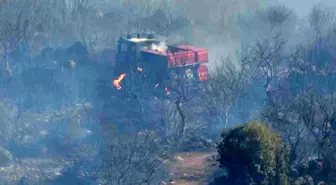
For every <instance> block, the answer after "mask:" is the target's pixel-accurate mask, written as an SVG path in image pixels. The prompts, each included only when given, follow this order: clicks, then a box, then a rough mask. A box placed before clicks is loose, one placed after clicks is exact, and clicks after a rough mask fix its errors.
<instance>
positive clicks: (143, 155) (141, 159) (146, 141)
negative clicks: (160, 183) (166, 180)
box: [101, 129, 161, 185]
mask: <svg viewBox="0 0 336 185" xmlns="http://www.w3.org/2000/svg"><path fill="white" fill-rule="evenodd" d="M107 130H108V131H109V132H108V133H106V135H105V140H106V143H107V146H106V153H105V161H104V166H103V169H102V172H101V174H102V177H103V179H104V181H105V183H104V184H111V185H112V184H113V185H114V184H118V185H124V184H125V185H142V184H147V185H149V184H153V183H155V180H156V179H155V178H156V176H157V175H158V174H157V172H158V171H159V170H160V168H161V160H160V158H159V152H160V150H159V149H158V148H157V143H156V141H155V140H156V139H155V135H153V133H152V132H148V131H143V132H140V133H136V134H135V135H133V136H131V135H129V134H123V133H117V132H113V129H107Z"/></svg>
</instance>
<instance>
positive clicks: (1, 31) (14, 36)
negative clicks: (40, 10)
mask: <svg viewBox="0 0 336 185" xmlns="http://www.w3.org/2000/svg"><path fill="white" fill-rule="evenodd" d="M25 3H27V2H25ZM0 8H1V14H2V21H1V28H0V44H1V48H0V52H1V56H2V61H3V63H4V65H5V70H6V72H7V74H8V75H9V76H12V73H13V72H12V69H11V67H10V62H9V53H10V52H12V51H13V50H14V49H16V47H17V46H18V45H20V44H21V43H22V42H23V41H24V39H25V38H26V37H27V31H28V30H27V28H28V23H29V19H27V12H26V11H25V6H18V5H17V4H16V2H8V3H6V4H5V5H1V7H0ZM8 10H10V11H12V12H11V14H9V12H8Z"/></svg>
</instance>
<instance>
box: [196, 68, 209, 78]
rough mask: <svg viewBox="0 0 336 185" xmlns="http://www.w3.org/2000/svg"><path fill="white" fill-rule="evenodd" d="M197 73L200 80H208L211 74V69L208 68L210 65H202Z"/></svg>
mask: <svg viewBox="0 0 336 185" xmlns="http://www.w3.org/2000/svg"><path fill="white" fill-rule="evenodd" d="M197 73H198V79H199V81H206V80H208V76H209V70H208V66H206V65H200V66H199V67H198V69H197Z"/></svg>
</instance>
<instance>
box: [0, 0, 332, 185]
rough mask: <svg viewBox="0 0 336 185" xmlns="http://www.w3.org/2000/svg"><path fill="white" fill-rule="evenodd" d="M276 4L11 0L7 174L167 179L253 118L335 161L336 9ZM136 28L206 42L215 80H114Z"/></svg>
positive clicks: (298, 147)
mask: <svg viewBox="0 0 336 185" xmlns="http://www.w3.org/2000/svg"><path fill="white" fill-rule="evenodd" d="M270 4H272V2H271V1H259V0H243V1H239V2H236V1H233V0H228V1H215V0H208V1H202V0H193V1H190V0H164V1H154V0H138V1H130V0H119V1H114V0H113V1H112V0H48V1H44V0H35V1H29V0H7V1H0V14H1V16H0V54H1V56H0V57H1V58H0V61H1V63H0V65H1V71H0V165H1V168H0V178H1V181H0V182H1V184H21V185H22V184H29V185H30V184H48V185H49V184H55V185H56V184H57V185H58V184H62V185H66V184H71V185H72V184H112V185H115V184H118V185H141V184H159V183H162V181H164V182H167V181H168V180H169V179H171V178H173V177H172V175H171V174H170V173H169V170H168V169H167V168H166V164H167V161H174V158H173V156H174V155H175V154H176V153H179V152H204V151H213V150H214V149H215V147H216V141H217V140H218V136H219V135H220V133H221V131H222V130H223V129H227V128H232V127H235V126H237V125H240V124H244V123H246V122H247V121H250V120H263V121H265V120H266V121H267V122H269V123H270V126H271V127H272V128H274V129H275V130H276V131H277V132H278V133H279V134H280V136H281V137H282V139H283V140H284V142H285V143H286V144H288V146H289V148H290V149H291V164H292V165H293V166H294V165H296V164H301V163H302V161H307V159H308V158H311V157H313V158H325V159H328V160H330V163H331V164H334V159H335V156H333V153H334V151H335V146H334V145H335V123H334V116H335V114H334V113H335V110H334V109H333V108H334V106H333V105H334V98H333V97H334V93H335V92H334V90H335V89H334V85H333V84H334V78H335V70H334V68H335V67H334V66H335V60H334V50H333V49H334V47H335V42H334V41H335V20H336V19H335V18H336V17H335V15H334V13H333V9H331V8H329V7H326V6H323V5H316V6H314V7H313V8H312V9H311V11H310V14H309V15H307V16H305V17H300V16H297V15H296V12H295V10H292V9H289V8H288V7H286V5H282V4H279V3H278V4H276V5H272V6H270ZM126 33H154V34H155V35H162V36H165V37H167V40H168V41H169V42H171V43H186V44H192V45H195V46H199V47H203V48H208V49H209V52H210V64H209V67H210V69H211V73H210V80H209V81H208V82H207V83H205V84H202V85H200V86H197V93H196V94H190V93H187V92H189V91H188V89H187V88H188V86H187V85H186V84H184V83H186V82H184V81H182V82H181V81H179V82H176V83H175V85H176V88H175V89H172V90H171V96H170V98H162V97H160V96H159V95H158V93H157V92H152V91H151V90H150V87H149V83H139V81H138V78H137V76H136V74H131V75H129V76H127V77H126V78H125V83H126V84H127V86H126V85H125V86H124V87H123V88H122V89H121V90H120V91H118V90H116V88H115V87H114V86H113V85H112V80H114V76H113V72H112V71H113V67H114V66H113V62H114V58H115V54H116V53H115V47H116V40H117V39H118V38H119V37H120V36H121V35H125V34H126ZM132 75H133V76H132ZM333 169H334V168H333ZM333 175H334V174H331V175H330V176H333ZM328 178H329V177H328ZM330 179H331V177H330ZM207 180H208V179H207ZM208 181H210V180H208ZM330 182H331V181H330Z"/></svg>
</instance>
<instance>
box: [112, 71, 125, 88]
mask: <svg viewBox="0 0 336 185" xmlns="http://www.w3.org/2000/svg"><path fill="white" fill-rule="evenodd" d="M125 76H126V74H121V75H120V76H119V77H118V78H117V79H115V80H113V82H112V84H113V85H114V86H116V88H117V89H118V90H120V89H121V85H120V82H121V81H122V80H123V79H124V78H125Z"/></svg>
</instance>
